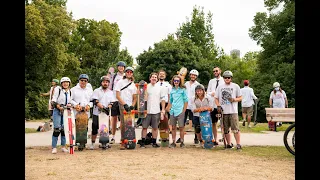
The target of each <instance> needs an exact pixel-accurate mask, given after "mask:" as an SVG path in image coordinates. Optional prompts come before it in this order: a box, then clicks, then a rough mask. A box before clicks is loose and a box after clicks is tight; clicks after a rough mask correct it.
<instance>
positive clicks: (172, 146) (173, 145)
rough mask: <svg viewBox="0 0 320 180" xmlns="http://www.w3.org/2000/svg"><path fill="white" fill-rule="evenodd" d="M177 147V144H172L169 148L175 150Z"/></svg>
mask: <svg viewBox="0 0 320 180" xmlns="http://www.w3.org/2000/svg"><path fill="white" fill-rule="evenodd" d="M176 146H177V145H176V143H172V144H170V146H169V148H175V147H176Z"/></svg>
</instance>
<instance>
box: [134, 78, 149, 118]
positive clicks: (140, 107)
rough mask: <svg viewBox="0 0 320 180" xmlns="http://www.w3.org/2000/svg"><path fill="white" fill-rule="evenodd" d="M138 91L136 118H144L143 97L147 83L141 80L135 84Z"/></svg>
mask: <svg viewBox="0 0 320 180" xmlns="http://www.w3.org/2000/svg"><path fill="white" fill-rule="evenodd" d="M136 87H137V89H138V103H137V104H138V118H146V115H147V114H146V113H144V111H145V109H146V107H145V105H146V104H145V100H144V95H145V93H146V90H147V83H146V82H145V81H144V80H141V81H140V82H139V83H137V84H136Z"/></svg>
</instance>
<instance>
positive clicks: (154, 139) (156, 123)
mask: <svg viewBox="0 0 320 180" xmlns="http://www.w3.org/2000/svg"><path fill="white" fill-rule="evenodd" d="M159 122H160V113H158V114H152V115H151V127H152V147H155V148H158V147H160V146H159V145H158V144H157V137H158V129H159V128H158V127H159Z"/></svg>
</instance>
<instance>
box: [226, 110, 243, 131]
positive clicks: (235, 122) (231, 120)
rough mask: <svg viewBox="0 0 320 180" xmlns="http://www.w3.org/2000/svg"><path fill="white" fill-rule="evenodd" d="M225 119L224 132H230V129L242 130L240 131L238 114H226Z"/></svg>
mask: <svg viewBox="0 0 320 180" xmlns="http://www.w3.org/2000/svg"><path fill="white" fill-rule="evenodd" d="M222 118H223V131H224V132H228V131H229V129H230V127H231V130H240V129H239V118H238V113H236V114H224V115H223V116H222Z"/></svg>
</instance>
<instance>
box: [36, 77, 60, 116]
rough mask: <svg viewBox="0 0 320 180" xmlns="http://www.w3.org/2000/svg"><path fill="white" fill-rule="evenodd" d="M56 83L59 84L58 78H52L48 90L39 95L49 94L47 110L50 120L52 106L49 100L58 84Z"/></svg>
mask: <svg viewBox="0 0 320 180" xmlns="http://www.w3.org/2000/svg"><path fill="white" fill-rule="evenodd" d="M58 84H59V80H58V79H52V81H51V87H50V90H49V91H48V92H47V93H41V94H40V96H49V103H48V110H49V114H50V121H53V119H52V113H53V106H52V104H51V100H52V97H53V93H54V88H56V87H57V86H58Z"/></svg>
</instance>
